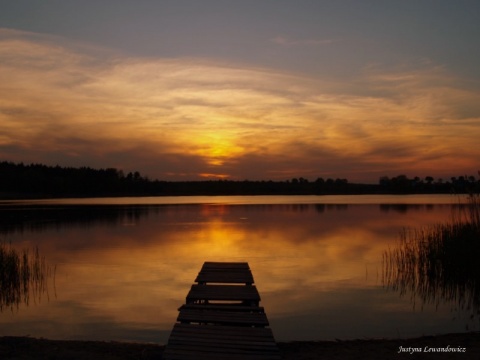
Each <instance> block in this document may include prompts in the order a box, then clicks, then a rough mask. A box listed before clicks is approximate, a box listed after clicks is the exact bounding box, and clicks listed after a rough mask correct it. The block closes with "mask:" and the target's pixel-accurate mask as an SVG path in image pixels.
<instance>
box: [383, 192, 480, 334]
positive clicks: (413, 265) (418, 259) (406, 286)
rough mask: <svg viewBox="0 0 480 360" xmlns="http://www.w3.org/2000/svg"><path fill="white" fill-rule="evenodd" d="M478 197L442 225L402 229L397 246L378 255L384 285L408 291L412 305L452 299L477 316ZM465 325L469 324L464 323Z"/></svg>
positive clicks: (479, 311) (479, 281) (479, 313)
mask: <svg viewBox="0 0 480 360" xmlns="http://www.w3.org/2000/svg"><path fill="white" fill-rule="evenodd" d="M479 259H480V201H479V195H470V196H469V201H468V204H467V205H463V206H458V207H457V208H455V210H454V211H453V212H452V220H451V221H450V222H448V223H445V224H437V225H435V226H431V227H426V228H422V229H414V230H407V229H404V230H403V232H402V233H401V236H400V241H399V243H398V245H397V246H396V247H395V248H393V249H388V250H387V251H385V252H384V254H383V284H384V286H385V287H387V288H388V289H392V290H395V291H398V292H400V294H401V295H406V294H407V293H408V294H410V295H411V299H412V301H413V304H414V306H416V302H417V300H418V299H419V300H420V301H421V305H423V304H426V303H434V304H435V305H436V306H438V305H439V304H440V303H441V302H445V301H448V302H451V303H453V304H455V306H457V308H458V309H461V310H467V311H469V312H471V316H470V319H471V320H473V319H474V318H475V317H477V318H478V317H480V286H479V285H480V261H479ZM467 326H468V325H467Z"/></svg>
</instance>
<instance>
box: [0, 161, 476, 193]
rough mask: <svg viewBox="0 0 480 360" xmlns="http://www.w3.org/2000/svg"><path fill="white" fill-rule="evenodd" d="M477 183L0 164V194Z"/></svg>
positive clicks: (398, 188) (471, 184) (466, 187)
mask: <svg viewBox="0 0 480 360" xmlns="http://www.w3.org/2000/svg"><path fill="white" fill-rule="evenodd" d="M479 186H480V182H479V181H478V180H476V179H475V177H473V176H460V177H458V178H451V179H450V181H442V180H440V179H438V180H435V179H433V178H432V177H430V176H427V177H426V178H424V179H420V178H418V177H415V178H412V179H409V178H408V177H407V176H405V175H399V176H396V177H392V178H389V177H382V178H380V181H379V184H375V185H374V184H354V183H349V182H348V180H347V179H340V178H337V179H333V178H328V179H323V178H321V177H320V178H317V179H316V180H315V181H309V180H307V179H305V178H303V177H300V178H293V179H289V180H285V181H272V180H268V181H250V180H244V181H234V180H205V181H161V180H150V179H148V178H147V177H144V176H142V175H141V174H140V173H139V172H129V173H128V174H124V172H123V171H122V170H118V169H115V168H107V169H92V168H89V167H80V168H72V167H60V166H46V165H42V164H30V165H25V164H23V163H19V164H15V163H12V162H6V161H5V162H0V198H46V197H95V196H146V195H149V196H162V195H324V194H378V193H380V194H382V193H393V194H397V193H451V192H457V193H461V192H468V191H473V190H472V189H476V191H477V192H478V188H479Z"/></svg>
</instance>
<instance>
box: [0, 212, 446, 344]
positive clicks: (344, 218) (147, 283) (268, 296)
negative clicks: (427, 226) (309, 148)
mask: <svg viewBox="0 0 480 360" xmlns="http://www.w3.org/2000/svg"><path fill="white" fill-rule="evenodd" d="M320 208H321V210H320V211H319V207H318V206H316V205H302V206H298V205H236V206H219V205H201V206H200V205H182V206H179V205H175V206H154V207H151V208H148V207H140V208H138V209H137V208H136V207H133V208H122V207H119V208H118V213H117V214H116V215H112V214H110V215H108V216H107V217H105V216H104V215H102V212H98V214H99V216H100V219H99V220H98V221H97V220H95V219H96V218H95V216H94V215H95V214H97V213H96V212H93V213H91V214H90V218H88V221H86V222H85V223H84V225H85V226H76V225H73V226H70V225H68V224H69V222H70V224H76V223H75V222H73V223H72V222H71V218H69V220H67V223H65V224H64V225H62V226H60V227H59V226H52V225H51V223H50V224H47V223H44V226H43V227H42V229H41V231H36V230H35V231H33V230H30V231H27V232H24V233H23V234H20V233H15V232H14V233H10V235H9V236H10V237H11V238H12V240H14V241H17V242H19V243H23V242H25V241H29V242H35V243H37V244H38V246H39V247H40V248H41V249H42V251H43V252H44V253H45V254H46V255H47V256H48V259H49V261H51V262H53V263H55V264H58V270H57V280H56V281H57V289H58V299H57V300H56V301H55V302H51V303H49V305H48V307H49V312H46V313H45V315H44V321H47V322H48V321H51V322H52V324H53V323H59V322H61V321H66V320H65V319H69V323H70V325H71V326H72V327H73V328H75V327H76V328H77V329H78V333H77V334H76V335H75V336H76V337H80V336H86V335H82V334H83V333H82V332H83V331H86V330H85V329H86V328H87V327H89V326H90V325H92V324H95V323H98V322H102V324H103V327H102V326H99V327H98V329H99V330H98V332H97V333H95V331H93V330H92V331H93V332H91V333H89V334H92V335H90V336H92V337H98V338H103V339H112V338H115V337H116V336H118V338H121V339H129V340H142V341H158V342H162V336H163V335H161V334H163V333H168V331H169V330H170V329H171V326H172V324H173V322H174V321H175V318H176V315H177V308H178V306H180V305H181V303H182V302H183V301H184V298H185V296H186V294H187V292H188V290H189V288H190V285H191V283H192V282H193V280H194V278H195V276H196V274H197V272H198V271H199V269H200V267H201V265H202V264H203V262H204V261H208V260H215V261H248V262H249V263H250V266H251V268H252V270H253V274H254V277H255V281H256V284H257V286H258V288H259V291H260V294H261V296H262V304H263V305H264V306H265V307H266V309H267V315H268V317H269V319H270V320H271V323H272V327H273V330H274V333H275V335H276V336H277V337H278V338H279V339H281V340H292V339H307V336H306V334H307V333H308V334H309V336H312V337H311V339H314V338H315V339H319V338H331V337H339V338H342V337H345V338H347V337H350V335H352V336H354V337H365V336H373V334H377V332H378V331H379V330H378V329H382V328H383V327H388V325H385V324H384V323H383V322H382V320H381V319H379V320H378V321H374V322H372V324H371V325H369V326H367V325H366V324H363V322H365V321H367V320H368V319H367V317H371V318H373V317H376V316H379V314H380V315H381V314H382V310H381V308H382V306H385V304H384V303H385V301H384V300H382V301H384V303H380V301H381V299H382V298H384V297H385V295H383V293H382V292H381V289H380V288H379V287H378V285H379V280H378V275H377V273H376V267H377V266H378V265H380V264H381V259H382V252H383V251H384V249H385V247H386V246H388V244H389V243H391V242H393V241H395V240H396V238H397V234H398V232H399V231H400V229H401V228H402V227H405V226H412V227H413V226H417V225H418V224H424V223H425V222H433V221H435V222H436V221H439V219H441V218H443V217H447V216H448V211H449V210H448V209H443V208H435V210H434V211H430V212H425V211H424V209H423V208H421V209H417V208H413V209H412V210H411V211H410V210H409V211H408V212H407V214H406V215H402V217H400V218H399V217H398V214H397V213H396V212H384V211H382V210H381V209H380V208H379V206H378V205H349V206H336V205H331V206H330V205H328V206H321V207H320ZM437 210H438V211H437ZM52 214H53V213H50V216H51V215H52ZM57 214H59V212H58V213H57ZM102 216H103V217H102ZM105 219H108V220H105ZM132 219H133V220H134V221H135V224H136V226H123V225H122V224H124V223H125V221H126V220H128V221H130V220H132ZM55 221H57V223H58V222H61V221H62V220H61V219H60V218H59V219H56V220H55ZM75 221H81V220H78V219H77V220H75ZM53 223H55V222H53ZM389 301H390V302H391V300H389ZM396 301H397V300H396ZM398 301H399V300H398ZM398 301H397V302H398ZM69 307H71V308H69ZM80 309H81V311H78V310H80ZM379 309H380V310H379ZM32 314H34V312H33V310H32ZM35 314H36V313H35ZM332 314H337V319H336V320H335V321H336V323H335V324H334V323H333V322H334V319H335V316H333V315H332ZM397 315H398V311H397V312H395V311H392V313H391V315H389V316H390V317H391V318H394V317H396V316H397ZM32 316H35V317H38V318H42V316H41V315H39V314H36V315H32ZM62 319H63V320H62ZM24 321H30V320H28V317H26V318H25V320H23V319H22V320H21V321H20V322H19V325H18V326H19V328H21V327H22V325H21V324H22V323H23V324H25V323H24ZM368 321H371V320H368ZM289 323H290V324H291V326H288V324H289ZM109 326H112V329H111V332H112V336H111V337H109V336H107V333H108V327H109ZM405 326H406V327H408V326H410V327H411V326H412V325H408V326H407V325H405ZM92 327H93V325H92ZM342 327H349V328H350V329H351V328H357V329H356V330H355V331H353V330H348V331H347V330H345V329H343V328H342ZM1 328H3V323H0V329H1ZM102 328H103V330H102ZM132 328H135V329H151V328H154V329H157V333H156V334H155V335H153V336H152V333H150V332H149V331H148V330H147V331H146V332H145V333H144V334H143V335H142V334H141V333H142V330H138V333H137V335H132V334H134V333H135V331H133V330H132V332H131V333H130V335H128V336H127V330H125V332H124V333H122V334H120V333H121V332H122V331H123V330H121V329H130V330H131V329H132ZM314 328H317V329H316V330H315V329H314ZM31 329H32V330H31V331H32V332H34V331H35V327H33V328H31ZM82 329H83V330H82ZM105 329H106V330H105ZM327 329H330V330H327ZM130 330H129V331H130ZM410 330H411V329H410ZM1 331H2V332H3V331H5V330H1ZM10 331H13V330H10ZM15 331H17V330H15ZM18 331H19V330H18ZM39 331H40V330H39ZM116 332H119V334H117V335H115V334H116ZM84 334H87V333H86V332H85V333H84ZM94 334H95V335H94ZM300 334H302V335H300ZM303 335H305V336H303ZM327 335H328V336H327ZM344 335H345V336H344ZM39 336H45V335H43V334H42V333H40V334H39ZM129 336H133V338H131V337H129ZM302 336H303V337H302ZM51 337H58V336H53V335H52V336H51ZM164 340H165V341H166V338H165V339H164Z"/></svg>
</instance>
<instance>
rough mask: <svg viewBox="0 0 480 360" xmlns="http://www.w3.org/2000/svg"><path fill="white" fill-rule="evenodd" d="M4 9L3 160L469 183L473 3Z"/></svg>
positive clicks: (475, 58) (185, 1) (477, 107)
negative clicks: (461, 180) (428, 178)
mask: <svg viewBox="0 0 480 360" xmlns="http://www.w3.org/2000/svg"><path fill="white" fill-rule="evenodd" d="M0 9H1V10H0V161H13V162H24V163H44V164H47V165H60V166H74V167H77V166H90V167H93V168H107V167H115V168H118V169H122V170H123V171H124V172H129V171H137V170H138V171H140V173H141V174H142V175H144V176H148V177H149V178H151V179H163V180H197V179H208V178H229V179H233V180H244V179H250V180H269V179H271V180H286V179H291V178H293V177H304V178H307V179H309V180H311V181H313V180H315V179H316V178H317V177H323V178H328V177H333V178H337V177H339V178H347V179H348V180H349V181H350V182H370V183H376V182H378V179H379V177H380V176H384V175H386V176H396V175H400V174H405V175H407V176H411V177H414V176H420V177H425V176H427V175H429V176H433V177H435V178H443V179H449V178H450V177H451V176H458V175H477V170H480V146H479V143H480V140H479V139H480V20H479V19H480V1H476V0H470V1H469V0H455V1H452V0H405V1H396V0H395V1H393V0H392V1H388V0H377V1H373V0H365V1H359V0H350V1H342V0H338V1H333V0H331V1H323V0H317V1H307V0H295V1H293V0H255V1H253V0H242V1H238V0H201V1H200V0H171V1H166V0H137V1H133V0H129V1H127V0H102V1H99V0H96V1H93V0H82V1H73V0H42V1H35V0H15V1H9V0H0Z"/></svg>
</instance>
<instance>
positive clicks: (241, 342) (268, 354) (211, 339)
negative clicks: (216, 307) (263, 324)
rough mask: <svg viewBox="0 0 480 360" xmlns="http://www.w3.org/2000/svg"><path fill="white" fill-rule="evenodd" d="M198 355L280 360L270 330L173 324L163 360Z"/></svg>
mask: <svg viewBox="0 0 480 360" xmlns="http://www.w3.org/2000/svg"><path fill="white" fill-rule="evenodd" d="M200 354H205V355H209V356H210V357H208V358H210V359H212V358H215V356H216V355H220V354H222V355H223V356H225V359H235V358H239V359H258V360H260V359H263V360H266V359H280V355H279V350H278V347H277V345H276V343H275V341H274V338H273V334H272V332H271V330H270V329H267V328H260V329H258V328H243V329H238V328H236V327H230V326H203V325H185V324H176V325H175V326H174V329H173V330H172V334H171V335H170V339H169V342H168V346H167V349H166V351H165V353H164V357H165V359H175V358H176V357H174V356H175V355H179V356H186V357H185V358H186V359H189V357H188V356H192V357H191V358H192V359H193V358H200V356H199V355H200ZM194 355H196V356H197V357H194ZM178 358H181V357H178Z"/></svg>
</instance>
